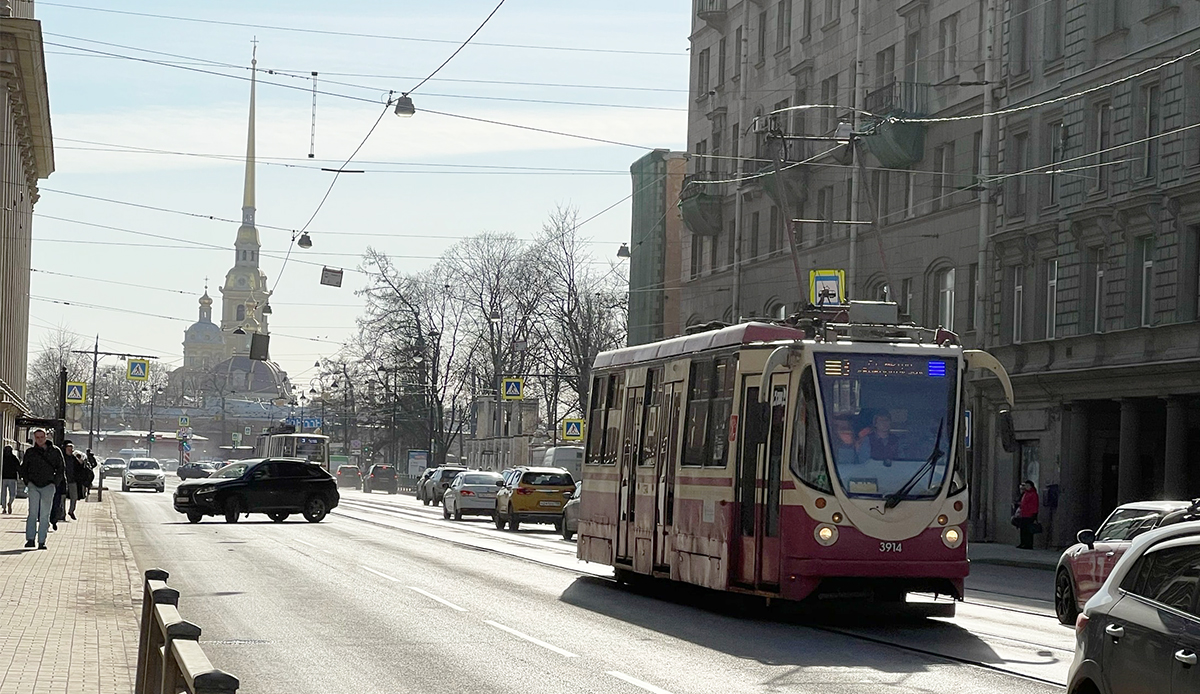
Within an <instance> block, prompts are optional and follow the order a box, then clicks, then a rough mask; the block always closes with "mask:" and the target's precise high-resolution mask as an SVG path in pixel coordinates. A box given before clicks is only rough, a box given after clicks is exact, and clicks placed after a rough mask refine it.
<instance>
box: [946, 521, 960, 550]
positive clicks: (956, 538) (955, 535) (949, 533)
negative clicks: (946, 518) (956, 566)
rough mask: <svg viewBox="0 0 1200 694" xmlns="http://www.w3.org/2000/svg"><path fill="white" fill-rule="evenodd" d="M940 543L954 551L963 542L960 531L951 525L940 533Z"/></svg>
mask: <svg viewBox="0 0 1200 694" xmlns="http://www.w3.org/2000/svg"><path fill="white" fill-rule="evenodd" d="M942 542H943V543H945V545H946V546H947V547H949V548H950V549H955V548H957V547H958V546H959V545H961V544H962V542H963V533H962V529H961V528H959V527H958V526H955V525H952V526H950V527H949V528H946V529H945V530H943V531H942Z"/></svg>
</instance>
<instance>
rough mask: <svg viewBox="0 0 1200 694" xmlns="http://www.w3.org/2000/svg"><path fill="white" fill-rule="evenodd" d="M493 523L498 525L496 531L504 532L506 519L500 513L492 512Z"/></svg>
mask: <svg viewBox="0 0 1200 694" xmlns="http://www.w3.org/2000/svg"><path fill="white" fill-rule="evenodd" d="M492 522H493V523H495V524H496V530H504V517H503V516H501V515H500V512H499V511H492Z"/></svg>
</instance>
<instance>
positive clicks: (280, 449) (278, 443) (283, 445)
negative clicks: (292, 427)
mask: <svg viewBox="0 0 1200 694" xmlns="http://www.w3.org/2000/svg"><path fill="white" fill-rule="evenodd" d="M254 454H255V455H256V456H258V457H260V458H302V459H304V460H307V461H308V462H310V463H313V464H314V465H320V466H321V467H322V468H324V469H326V470H329V465H330V463H329V437H328V436H322V435H321V434H297V433H274V432H267V433H265V434H259V435H258V441H257V442H256V444H255V446H254ZM334 471H335V470H330V472H334Z"/></svg>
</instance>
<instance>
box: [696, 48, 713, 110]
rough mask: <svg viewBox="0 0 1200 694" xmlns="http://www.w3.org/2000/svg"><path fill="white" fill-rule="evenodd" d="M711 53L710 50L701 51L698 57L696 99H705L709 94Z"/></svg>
mask: <svg viewBox="0 0 1200 694" xmlns="http://www.w3.org/2000/svg"><path fill="white" fill-rule="evenodd" d="M709 68H710V63H709V52H708V49H707V48H705V49H704V50H702V51H700V55H698V56H696V97H697V98H700V97H703V96H704V95H705V94H708V87H709V81H708V80H709Z"/></svg>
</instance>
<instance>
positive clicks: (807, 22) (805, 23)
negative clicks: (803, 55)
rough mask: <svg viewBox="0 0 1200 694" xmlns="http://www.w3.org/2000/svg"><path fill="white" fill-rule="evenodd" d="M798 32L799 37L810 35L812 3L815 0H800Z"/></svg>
mask: <svg viewBox="0 0 1200 694" xmlns="http://www.w3.org/2000/svg"><path fill="white" fill-rule="evenodd" d="M800 2H801V3H802V4H801V5H800V32H801V35H800V36H801V38H805V39H806V38H808V37H810V36H812V19H813V3H814V2H816V0H800Z"/></svg>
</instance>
